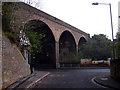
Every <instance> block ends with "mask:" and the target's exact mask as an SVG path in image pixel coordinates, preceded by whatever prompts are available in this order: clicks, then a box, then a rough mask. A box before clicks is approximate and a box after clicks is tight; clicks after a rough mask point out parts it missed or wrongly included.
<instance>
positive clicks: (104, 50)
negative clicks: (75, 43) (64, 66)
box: [79, 34, 112, 59]
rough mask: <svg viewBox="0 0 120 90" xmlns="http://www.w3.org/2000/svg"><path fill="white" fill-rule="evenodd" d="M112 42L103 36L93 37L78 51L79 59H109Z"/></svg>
mask: <svg viewBox="0 0 120 90" xmlns="http://www.w3.org/2000/svg"><path fill="white" fill-rule="evenodd" d="M111 51H112V42H111V40H109V39H108V38H107V36H106V35H104V34H99V35H94V36H92V38H89V39H88V41H87V43H86V44H85V45H83V47H82V48H80V50H79V55H80V57H81V58H91V59H107V58H109V57H111Z"/></svg>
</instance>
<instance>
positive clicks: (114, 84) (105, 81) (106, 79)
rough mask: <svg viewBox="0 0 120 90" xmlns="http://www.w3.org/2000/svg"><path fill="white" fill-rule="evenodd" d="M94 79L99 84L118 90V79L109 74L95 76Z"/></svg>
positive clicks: (119, 89) (119, 88)
mask: <svg viewBox="0 0 120 90" xmlns="http://www.w3.org/2000/svg"><path fill="white" fill-rule="evenodd" d="M94 81H95V82H96V83H97V84H99V85H102V86H105V87H108V88H111V89H115V90H120V81H117V80H114V79H113V78H111V77H110V75H108V76H98V77H95V78H94Z"/></svg>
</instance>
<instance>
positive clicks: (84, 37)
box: [77, 35, 87, 45]
mask: <svg viewBox="0 0 120 90" xmlns="http://www.w3.org/2000/svg"><path fill="white" fill-rule="evenodd" d="M81 38H84V39H85V40H86V41H87V38H86V37H85V36H84V35H82V36H81V37H79V41H80V39H81ZM79 41H78V42H77V45H79Z"/></svg>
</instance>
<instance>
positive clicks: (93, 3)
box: [92, 2, 116, 79]
mask: <svg viewBox="0 0 120 90" xmlns="http://www.w3.org/2000/svg"><path fill="white" fill-rule="evenodd" d="M99 4H100V5H109V7H110V18H111V30H112V40H113V60H115V49H114V46H115V45H114V34H113V23H112V11H111V3H98V2H96V3H92V5H99ZM114 70H115V71H114V76H115V79H116V63H115V67H114Z"/></svg>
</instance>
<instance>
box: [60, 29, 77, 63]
mask: <svg viewBox="0 0 120 90" xmlns="http://www.w3.org/2000/svg"><path fill="white" fill-rule="evenodd" d="M75 53H76V43H75V39H74V37H73V35H72V34H71V32H69V31H64V32H63V33H62V34H61V36H60V39H59V54H60V62H62V61H66V60H67V61H69V57H70V56H71V55H74V54H75Z"/></svg>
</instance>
